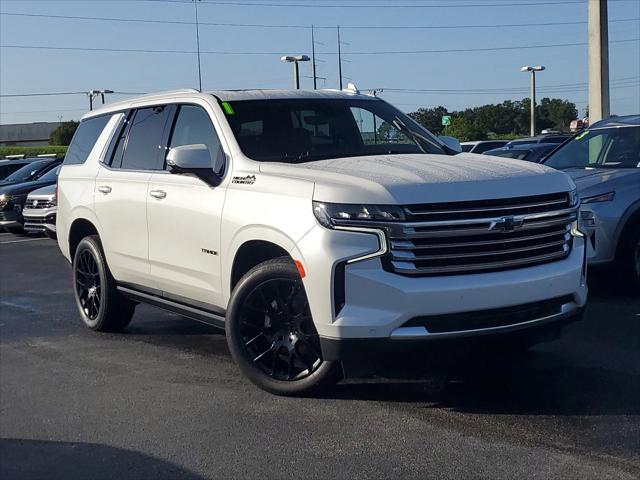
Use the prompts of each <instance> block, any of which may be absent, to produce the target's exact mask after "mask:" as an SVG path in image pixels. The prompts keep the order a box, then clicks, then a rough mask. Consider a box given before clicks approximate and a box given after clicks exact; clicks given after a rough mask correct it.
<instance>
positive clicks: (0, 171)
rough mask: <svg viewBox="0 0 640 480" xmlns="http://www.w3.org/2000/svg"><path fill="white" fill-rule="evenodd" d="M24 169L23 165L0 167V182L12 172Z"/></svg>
mask: <svg viewBox="0 0 640 480" xmlns="http://www.w3.org/2000/svg"><path fill="white" fill-rule="evenodd" d="M22 167H24V163H23V164H20V163H18V164H14V165H12V164H10V163H9V164H7V165H0V180H1V179H3V178H5V177H6V176H7V175H10V174H12V173H13V172H15V171H16V170H18V169H19V168H22Z"/></svg>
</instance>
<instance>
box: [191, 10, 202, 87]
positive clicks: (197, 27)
mask: <svg viewBox="0 0 640 480" xmlns="http://www.w3.org/2000/svg"><path fill="white" fill-rule="evenodd" d="M192 1H193V5H194V6H195V10H196V46H197V49H198V91H200V92H201V91H202V71H201V70H200V24H199V23H198V2H199V1H200V0H192Z"/></svg>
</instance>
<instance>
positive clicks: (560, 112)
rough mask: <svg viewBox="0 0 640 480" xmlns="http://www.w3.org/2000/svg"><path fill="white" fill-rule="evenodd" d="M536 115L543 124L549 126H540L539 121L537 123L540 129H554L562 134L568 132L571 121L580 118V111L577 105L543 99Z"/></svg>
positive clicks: (559, 100)
mask: <svg viewBox="0 0 640 480" xmlns="http://www.w3.org/2000/svg"><path fill="white" fill-rule="evenodd" d="M536 113H537V114H538V118H540V120H541V122H542V123H544V124H547V125H548V126H542V125H538V121H536V126H537V127H538V128H540V129H542V128H549V127H553V128H554V129H556V130H560V131H562V132H568V131H569V125H570V124H571V120H575V119H576V118H578V110H577V109H576V105H575V103H573V102H570V101H568V100H561V99H559V98H547V97H545V98H543V99H542V100H540V105H539V106H538V108H537V109H536Z"/></svg>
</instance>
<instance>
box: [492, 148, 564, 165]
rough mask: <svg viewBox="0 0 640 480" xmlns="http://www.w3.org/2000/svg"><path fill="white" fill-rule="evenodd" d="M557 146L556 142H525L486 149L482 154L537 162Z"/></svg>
mask: <svg viewBox="0 0 640 480" xmlns="http://www.w3.org/2000/svg"><path fill="white" fill-rule="evenodd" d="M557 147H558V144H556V143H525V144H522V145H515V146H513V147H502V148H495V149H493V150H487V151H486V152H484V154H485V155H493V156H495V157H506V158H515V159H517V160H526V161H527V162H536V163H537V162H539V161H540V160H542V159H543V158H544V157H545V156H546V155H547V154H548V153H550V152H551V151H553V150H555V149H556V148H557Z"/></svg>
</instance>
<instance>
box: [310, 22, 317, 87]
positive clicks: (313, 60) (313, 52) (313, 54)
mask: <svg viewBox="0 0 640 480" xmlns="http://www.w3.org/2000/svg"><path fill="white" fill-rule="evenodd" d="M311 63H312V66H313V89H314V90H317V88H318V85H317V76H316V40H315V38H314V36H313V25H311Z"/></svg>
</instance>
